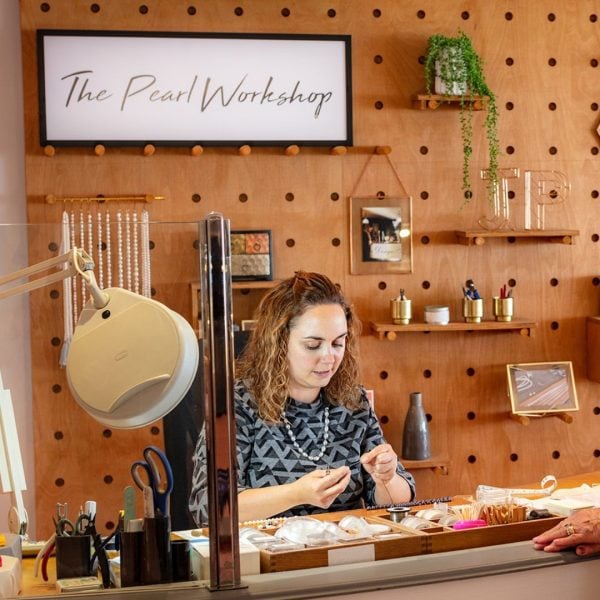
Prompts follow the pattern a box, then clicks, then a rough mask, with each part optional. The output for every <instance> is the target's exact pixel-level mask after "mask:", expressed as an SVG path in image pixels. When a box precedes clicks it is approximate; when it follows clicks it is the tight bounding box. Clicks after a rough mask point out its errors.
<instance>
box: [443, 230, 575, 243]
mask: <svg viewBox="0 0 600 600" xmlns="http://www.w3.org/2000/svg"><path fill="white" fill-rule="evenodd" d="M454 233H455V235H456V239H457V241H458V242H459V243H460V244H464V245H465V246H473V245H474V246H483V245H484V244H485V240H486V238H504V239H511V238H525V239H543V240H545V241H547V242H553V243H558V244H568V245H572V244H574V243H575V237H576V236H578V235H579V230H577V229H535V230H532V229H528V230H523V231H512V230H509V229H503V230H501V231H488V230H485V229H473V230H470V231H455V232H454Z"/></svg>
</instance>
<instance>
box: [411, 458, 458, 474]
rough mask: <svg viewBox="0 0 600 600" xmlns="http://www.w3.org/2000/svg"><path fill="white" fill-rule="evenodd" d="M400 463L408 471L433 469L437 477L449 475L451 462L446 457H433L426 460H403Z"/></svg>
mask: <svg viewBox="0 0 600 600" xmlns="http://www.w3.org/2000/svg"><path fill="white" fill-rule="evenodd" d="M400 462H402V464H403V466H404V468H405V469H407V470H408V471H415V470H417V469H431V470H432V471H433V472H434V473H435V474H436V475H448V463H449V462H450V461H449V460H448V459H447V458H445V457H441V456H433V457H431V458H427V459H425V460H408V459H405V458H401V459H400Z"/></svg>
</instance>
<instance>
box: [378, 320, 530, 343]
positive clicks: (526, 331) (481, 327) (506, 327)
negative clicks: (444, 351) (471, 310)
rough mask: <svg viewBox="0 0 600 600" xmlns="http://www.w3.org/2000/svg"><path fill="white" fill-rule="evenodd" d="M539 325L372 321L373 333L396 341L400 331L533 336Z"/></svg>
mask: <svg viewBox="0 0 600 600" xmlns="http://www.w3.org/2000/svg"><path fill="white" fill-rule="evenodd" d="M536 326H537V323H536V322H535V321H530V320H529V319H513V320H512V321H507V322H503V321H482V322H481V323H463V322H462V321H456V322H453V323H448V325H432V324H431V323H416V322H413V323H410V324H408V325H394V324H393V323H373V322H371V323H370V327H371V331H372V332H373V335H374V336H376V337H377V338H378V339H380V340H389V341H394V340H395V339H396V337H397V336H398V334H399V333H414V332H417V331H420V332H432V331H443V332H446V333H447V332H450V331H481V332H485V333H488V332H490V331H516V332H517V333H520V334H521V335H524V336H529V337H531V336H533V334H534V332H533V329H535V327H536Z"/></svg>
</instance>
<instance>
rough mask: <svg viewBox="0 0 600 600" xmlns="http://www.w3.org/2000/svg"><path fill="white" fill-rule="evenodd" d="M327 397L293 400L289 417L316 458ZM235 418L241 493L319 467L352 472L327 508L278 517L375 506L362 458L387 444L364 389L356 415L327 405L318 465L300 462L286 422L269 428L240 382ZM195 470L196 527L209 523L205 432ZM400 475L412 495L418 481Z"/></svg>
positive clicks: (192, 503)
mask: <svg viewBox="0 0 600 600" xmlns="http://www.w3.org/2000/svg"><path fill="white" fill-rule="evenodd" d="M326 402H327V400H326V399H324V394H321V396H319V398H318V399H317V400H316V401H315V402H313V403H311V404H306V403H302V402H296V401H295V400H290V401H289V404H288V407H287V409H286V413H285V414H286V417H287V419H288V421H289V422H290V423H291V427H292V432H293V433H294V435H295V436H296V440H297V442H298V444H299V445H300V447H301V448H302V449H303V450H304V451H305V452H306V453H307V454H309V455H314V454H317V453H318V451H319V450H320V448H321V445H322V442H323V430H324V423H323V414H324V411H323V408H324V406H325V403H326ZM235 418H236V435H237V462H238V473H237V480H238V492H241V491H243V490H245V489H247V488H261V487H269V486H272V485H280V484H285V483H291V482H293V481H295V480H297V479H299V478H300V477H301V476H302V475H305V474H306V473H309V472H311V471H314V470H315V469H325V468H327V466H329V468H331V469H335V468H337V467H341V466H343V465H347V466H349V467H350V470H351V478H350V483H349V484H348V487H347V488H346V489H345V490H344V492H342V493H341V494H340V495H339V496H338V497H337V498H336V499H335V501H334V502H333V504H332V505H331V506H330V507H329V508H328V509H323V508H319V507H317V506H312V505H299V506H296V507H294V508H293V509H291V510H288V511H285V512H284V513H281V514H279V515H271V516H292V515H309V514H314V513H319V512H328V511H339V510H351V509H354V508H360V507H362V506H363V505H364V504H366V505H373V504H374V503H375V499H374V498H375V483H374V482H373V480H372V478H371V477H370V476H369V475H368V473H367V472H366V471H365V470H364V469H363V468H362V467H361V464H360V457H361V455H362V454H364V453H365V452H368V451H369V450H372V449H373V448H375V446H378V445H379V444H383V443H385V439H384V437H383V433H382V431H381V427H380V425H379V422H378V421H377V417H376V416H375V413H374V412H373V410H372V409H371V406H370V405H369V402H368V400H367V397H366V393H365V392H364V390H363V393H362V406H361V408H360V409H358V410H356V411H354V412H352V411H350V410H348V409H347V408H344V407H342V406H334V405H331V404H329V432H330V433H329V444H328V445H327V448H326V450H325V454H324V455H323V457H322V459H321V460H320V461H319V462H318V463H316V464H315V463H314V462H312V461H310V460H307V459H305V458H302V456H301V455H300V453H299V452H298V451H297V450H296V449H295V448H294V446H293V443H292V440H291V439H290V436H289V434H288V432H287V430H286V428H285V426H284V425H283V424H280V425H267V424H266V423H265V422H264V421H263V420H262V419H261V418H260V417H259V416H258V415H257V413H256V409H255V402H254V398H253V396H252V394H250V392H249V391H248V390H247V388H246V386H245V385H244V383H243V382H242V381H237V382H236V384H235ZM193 462H194V471H193V479H192V491H191V494H190V500H189V509H190V512H191V513H192V516H193V517H194V520H195V521H196V523H197V525H198V526H199V527H200V526H203V525H206V524H207V523H208V514H207V503H208V500H207V498H208V492H207V481H206V444H205V432H204V428H202V431H201V432H200V435H199V437H198V442H197V444H196V451H195V453H194V458H193ZM397 473H398V474H399V475H400V476H401V477H403V478H404V479H405V480H406V481H407V482H408V484H409V486H410V489H411V493H412V497H413V498H414V495H415V482H414V479H413V477H412V475H411V474H410V473H409V472H408V471H406V470H405V469H404V467H403V466H402V465H401V464H400V463H398V468H397Z"/></svg>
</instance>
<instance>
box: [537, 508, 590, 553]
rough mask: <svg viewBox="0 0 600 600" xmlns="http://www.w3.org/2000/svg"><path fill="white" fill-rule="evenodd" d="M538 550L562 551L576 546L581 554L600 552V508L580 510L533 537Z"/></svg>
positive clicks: (577, 551)
mask: <svg viewBox="0 0 600 600" xmlns="http://www.w3.org/2000/svg"><path fill="white" fill-rule="evenodd" d="M533 545H534V547H535V549H536V550H544V551H546V552H560V551H561V550H565V549H566V548H571V547H573V546H575V552H576V553H577V554H578V555H579V556H588V555H590V554H595V553H596V552H600V508H589V509H584V510H579V511H577V512H576V513H574V514H573V515H571V516H570V517H567V518H566V519H564V520H563V521H561V522H560V523H559V524H558V525H555V526H554V527H552V528H551V529H548V531H545V532H544V533H541V534H540V535H537V536H535V537H534V538H533Z"/></svg>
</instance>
